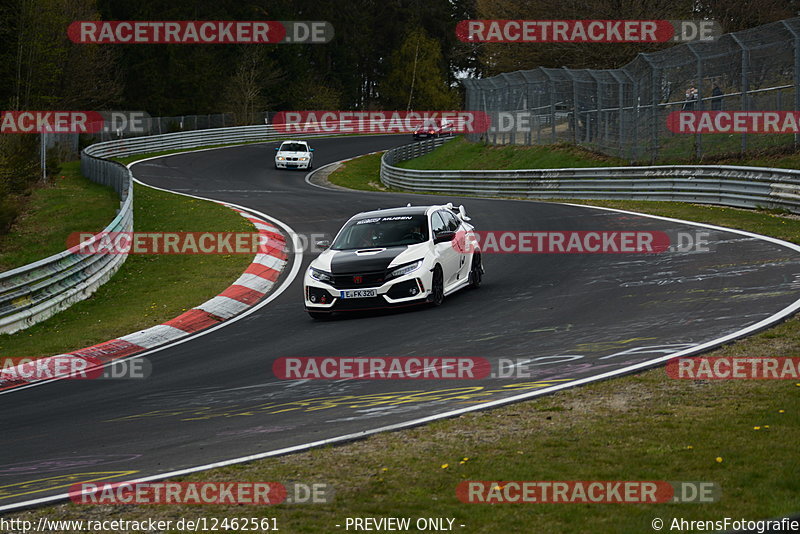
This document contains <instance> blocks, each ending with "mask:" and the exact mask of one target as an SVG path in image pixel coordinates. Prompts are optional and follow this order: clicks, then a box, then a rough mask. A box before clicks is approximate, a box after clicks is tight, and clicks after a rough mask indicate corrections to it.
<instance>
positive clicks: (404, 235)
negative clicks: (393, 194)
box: [331, 215, 428, 250]
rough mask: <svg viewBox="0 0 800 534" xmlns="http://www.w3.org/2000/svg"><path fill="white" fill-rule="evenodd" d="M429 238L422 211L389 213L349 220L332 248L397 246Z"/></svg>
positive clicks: (426, 222) (426, 223) (349, 248)
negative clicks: (409, 213)
mask: <svg viewBox="0 0 800 534" xmlns="http://www.w3.org/2000/svg"><path fill="white" fill-rule="evenodd" d="M427 240H428V218H427V217H426V216H425V215H391V216H386V217H370V218H364V219H356V220H354V221H351V222H349V223H348V224H347V225H346V226H345V227H344V228H343V229H342V231H341V232H340V233H339V236H338V237H337V238H336V240H335V241H334V242H333V244H332V245H331V248H332V249H334V250H357V249H364V248H378V247H380V248H383V247H399V246H403V245H414V244H416V243H423V242H425V241H427Z"/></svg>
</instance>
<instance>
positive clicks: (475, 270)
mask: <svg viewBox="0 0 800 534" xmlns="http://www.w3.org/2000/svg"><path fill="white" fill-rule="evenodd" d="M482 281H483V264H482V263H481V255H480V254H477V253H475V254H473V255H472V267H470V270H469V287H471V288H473V289H478V288H479V287H481V282H482Z"/></svg>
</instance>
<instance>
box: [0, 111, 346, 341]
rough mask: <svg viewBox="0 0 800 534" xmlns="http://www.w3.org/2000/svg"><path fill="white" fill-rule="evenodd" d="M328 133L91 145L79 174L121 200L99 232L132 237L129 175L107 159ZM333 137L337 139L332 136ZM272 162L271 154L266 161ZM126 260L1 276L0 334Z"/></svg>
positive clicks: (202, 135) (47, 313)
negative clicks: (112, 190) (114, 212)
mask: <svg viewBox="0 0 800 534" xmlns="http://www.w3.org/2000/svg"><path fill="white" fill-rule="evenodd" d="M330 135H332V134H331V133H314V134H303V133H285V132H281V131H278V130H276V129H275V127H274V126H272V125H255V126H240V127H232V128H214V129H209V130H190V131H186V132H176V133H169V134H161V135H151V136H145V137H134V138H128V139H116V140H112V141H104V142H102V143H96V144H93V145H91V146H89V147H87V148H85V149H84V150H83V152H81V172H82V173H83V175H84V176H86V177H87V178H89V179H90V180H92V181H93V182H97V183H99V184H103V185H107V186H109V187H112V188H114V190H115V191H116V192H117V193H118V194H119V195H120V209H119V212H118V213H117V216H116V217H115V218H114V220H113V221H111V223H110V224H109V225H108V226H107V227H106V228H104V229H103V232H129V231H133V188H132V187H131V185H132V177H131V173H130V171H129V170H128V169H127V168H126V167H125V166H124V165H122V164H120V163H117V162H115V161H110V160H108V159H106V158H114V157H124V156H129V155H133V154H145V153H149V152H161V151H168V150H181V149H191V148H197V147H202V146H213V145H224V144H228V143H230V144H237V143H246V142H250V141H253V142H263V141H273V140H277V139H306V138H313V137H324V136H330ZM333 135H335V134H333ZM265 157H271V153H270V155H268V156H265ZM126 259H127V255H124V254H107V255H106V254H79V253H77V252H75V251H73V250H65V251H64V252H61V253H59V254H55V255H53V256H50V257H48V258H44V259H42V260H39V261H37V262H34V263H30V264H28V265H23V266H22V267H18V268H16V269H12V270H10V271H6V272H4V273H0V334H8V333H12V332H16V331H18V330H21V329H24V328H27V327H29V326H31V325H33V324H36V323H38V322H41V321H44V320H45V319H47V318H49V317H51V316H52V315H53V314H55V313H57V312H59V311H61V310H63V309H65V308H68V307H69V306H70V305H72V304H74V303H75V302H77V301H80V300H83V299H86V298H88V297H89V296H90V295H91V294H92V293H94V291H95V290H97V288H98V287H100V286H101V285H102V284H104V283H105V282H106V281H107V280H108V279H109V278H111V276H112V275H113V274H114V273H115V272H116V271H117V269H119V267H120V266H121V265H122V263H123V262H124V261H125V260H126Z"/></svg>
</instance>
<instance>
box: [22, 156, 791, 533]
mask: <svg viewBox="0 0 800 534" xmlns="http://www.w3.org/2000/svg"><path fill="white" fill-rule="evenodd" d="M370 165H372V166H373V168H372V170H370ZM373 171H374V162H372V163H367V164H365V165H364V166H360V165H358V164H356V165H347V166H345V167H344V168H343V169H341V170H340V171H338V172H337V173H334V175H333V176H334V177H335V176H336V175H337V174H340V175H341V174H345V175H346V176H347V179H348V180H351V181H354V182H356V183H359V182H360V183H361V184H362V185H363V186H365V187H367V186H368V184H369V181H374V180H375V176H376V174H370V173H372V172H373ZM340 178H341V176H340ZM332 181H334V182H335V183H336V180H332ZM339 183H342V182H339ZM592 203H593V204H598V205H605V206H610V207H617V208H621V209H629V210H635V211H641V212H645V213H654V214H658V215H664V216H670V217H677V218H683V219H689V220H696V221H703V222H708V223H711V224H718V225H723V226H730V227H735V228H742V229H745V230H750V231H755V232H758V233H763V234H767V235H772V236H775V237H779V238H781V239H786V240H788V241H793V242H800V221H799V220H797V219H792V218H784V217H779V216H777V215H774V214H770V213H765V212H756V211H745V210H736V209H730V208H718V207H709V206H694V205H685V204H676V203H667V202H663V203H653V202H625V201H593V202H592ZM709 355H710V356H751V357H752V356H795V357H796V356H800V319H798V318H797V317H795V318H792V319H790V320H788V321H786V322H784V323H782V324H781V325H778V326H776V327H774V328H772V329H770V330H767V331H765V332H762V333H760V334H757V335H755V336H751V337H749V338H747V339H744V340H741V341H739V342H736V343H733V344H730V345H727V346H725V347H723V348H721V349H718V350H716V351H713V352H712V353H710V354H709ZM799 441H800V383H795V382H793V381H766V380H765V381H682V380H672V379H670V378H668V377H667V376H666V373H665V371H664V369H663V368H661V369H655V370H651V371H647V372H644V373H641V374H637V375H633V376H627V377H623V378H619V379H615V380H612V381H606V382H600V383H596V384H591V385H587V386H583V387H580V388H576V389H571V390H566V391H562V392H559V393H556V394H554V395H551V396H548V397H544V398H540V399H537V400H532V401H527V402H523V403H518V404H514V405H511V406H507V407H503V408H498V409H494V410H491V411H487V412H478V413H472V414H467V415H464V416H461V417H459V418H456V419H451V420H446V421H439V422H435V423H432V424H429V425H426V426H424V427H419V428H415V429H409V430H404V431H399V432H393V433H385V434H381V435H377V436H372V437H370V438H368V439H365V440H361V441H358V442H355V443H352V444H348V445H345V446H339V447H325V448H319V449H315V450H312V451H309V452H305V453H299V454H294V455H290V456H285V457H280V458H273V459H267V460H262V461H258V462H253V463H251V464H245V465H237V466H231V467H227V468H224V469H217V470H214V471H211V472H208V473H201V474H198V475H193V476H191V477H187V478H185V479H184V480H196V481H201V480H217V481H234V480H236V481H240V480H251V481H265V480H275V481H289V480H300V481H305V482H311V481H327V482H332V483H333V484H334V486H335V489H336V500H335V502H334V503H332V504H317V505H305V506H301V505H294V506H289V505H279V506H276V507H273V508H269V509H263V508H261V509H253V510H249V509H243V508H242V507H226V506H213V507H203V508H199V507H196V506H183V507H181V506H172V507H165V506H150V507H123V508H115V509H113V513H114V517H115V518H126V519H137V520H142V519H145V518H158V519H171V520H173V521H176V520H177V519H179V518H182V517H185V518H198V517H216V518H234V517H242V516H251V517H276V518H277V522H278V526H279V528H280V529H282V530H286V531H291V532H331V531H337V530H340V529H338V528H337V527H335V525H336V524H343V522H344V520H345V518H346V517H360V516H374V517H387V516H400V517H403V516H406V517H412V518H417V517H426V516H429V517H449V518H454V519H455V524H456V525H460V524H464V525H466V528H464V529H463V530H464V532H502V533H507V532H527V531H529V530H530V528H531V525H536V530H537V531H540V532H593V533H617V532H651V531H652V528H651V522H652V520H653V519H654V518H656V517H658V518H661V519H662V520H663V521H664V522H665V523H666V525H667V526H665V527H664V529H665V530H667V528H668V526H670V525H671V524H672V521H673V520H674V519H675V518H683V519H686V520H709V519H711V520H717V519H721V518H723V517H732V518H735V519H738V518H747V519H758V518H767V517H777V516H782V515H787V514H791V513H796V512H797V511H798V503H797V495H798V493H800V481H798V479H797V477H796V476H795V473H797V472H798V469H800V456H798V454H797V445H796V444H797V443H798V442H799ZM265 447H266V446H265ZM462 480H498V481H499V480H686V481H689V480H694V481H698V480H704V481H712V482H716V483H717V484H719V485H720V486H721V488H722V492H723V493H722V499H721V500H720V501H719V502H717V503H713V504H703V505H697V504H691V505H679V504H658V505H608V504H605V505H577V504H575V505H566V504H559V505H553V504H547V505H541V504H539V505H536V504H531V505H481V504H473V505H467V504H462V503H460V502H459V501H458V500H457V499H456V496H455V487H456V485H457V484H458V483H459V482H461V481H462ZM108 513H109V507H108V506H79V505H74V504H68V505H60V506H55V507H48V508H44V509H41V510H36V511H31V512H25V513H20V514H16V515H15V516H14V517H19V518H24V519H29V520H36V519H37V518H38V517H41V516H46V517H49V518H50V519H56V518H58V519H84V520H85V519H103V518H105V517H106V516H107V515H108ZM456 530H461V529H460V528H459V527H456ZM172 531H176V530H175V529H174V528H173V529H172ZM689 531H693V530H691V529H686V528H684V529H683V530H682V532H689ZM695 531H696V530H695Z"/></svg>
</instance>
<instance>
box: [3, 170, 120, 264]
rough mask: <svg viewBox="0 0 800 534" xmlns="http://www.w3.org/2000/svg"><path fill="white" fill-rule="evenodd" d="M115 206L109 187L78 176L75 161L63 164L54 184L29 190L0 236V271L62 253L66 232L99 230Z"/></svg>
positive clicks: (109, 217) (116, 200) (111, 190)
mask: <svg viewBox="0 0 800 534" xmlns="http://www.w3.org/2000/svg"><path fill="white" fill-rule="evenodd" d="M117 209H119V196H117V194H116V193H115V192H114V190H113V189H111V188H109V187H105V186H102V185H99V184H96V183H94V182H91V181H90V180H88V179H86V178H84V177H83V176H81V173H80V164H79V163H78V162H72V163H66V164H64V166H63V167H62V170H61V172H60V173H59V174H58V175H57V176H56V178H55V183H53V184H50V185H47V186H45V187H41V188H38V189H34V190H33V192H32V193H31V197H30V199H29V200H28V202H27V203H26V207H25V211H24V212H23V213H22V215H21V216H20V217H19V219H18V220H17V222H16V223H15V224H14V226H13V227H12V228H11V231H10V232H9V233H8V234H6V235H5V236H3V237H2V238H0V271H7V270H9V269H13V268H15V267H20V266H22V265H25V264H28V263H32V262H34V261H37V260H41V259H42V258H46V257H47V256H51V255H53V254H58V253H59V252H62V251H63V250H64V249H66V248H67V237H68V236H69V234H71V233H72V232H80V231H83V232H91V231H95V232H96V231H100V230H102V229H103V228H105V227H106V226H107V225H108V223H110V222H111V221H112V220H113V219H114V217H115V216H116V211H117Z"/></svg>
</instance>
